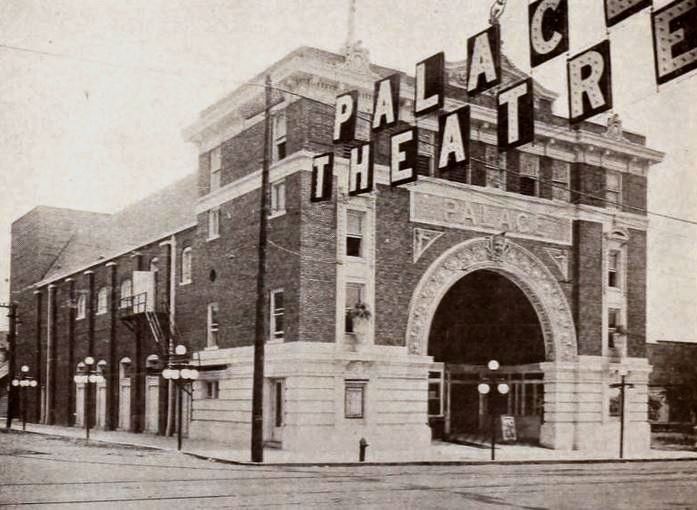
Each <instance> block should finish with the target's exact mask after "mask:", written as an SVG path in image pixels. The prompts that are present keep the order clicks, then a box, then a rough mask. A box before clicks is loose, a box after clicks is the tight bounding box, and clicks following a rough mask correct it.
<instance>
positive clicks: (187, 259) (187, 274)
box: [179, 246, 191, 285]
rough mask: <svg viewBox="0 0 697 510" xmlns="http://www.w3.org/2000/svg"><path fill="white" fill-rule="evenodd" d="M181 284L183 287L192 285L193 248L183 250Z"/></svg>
mask: <svg viewBox="0 0 697 510" xmlns="http://www.w3.org/2000/svg"><path fill="white" fill-rule="evenodd" d="M179 283H180V284H181V285H184V284H187V283H191V246H188V247H186V248H184V249H183V250H182V267H181V275H180V280H179Z"/></svg>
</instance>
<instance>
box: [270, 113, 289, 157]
mask: <svg viewBox="0 0 697 510" xmlns="http://www.w3.org/2000/svg"><path fill="white" fill-rule="evenodd" d="M272 122H273V124H272V127H271V128H272V130H273V154H272V159H273V162H274V163H275V162H276V161H281V160H282V159H284V158H285V157H286V133H287V128H286V112H285V111H283V112H278V113H277V114H276V115H274V116H273V121H272Z"/></svg>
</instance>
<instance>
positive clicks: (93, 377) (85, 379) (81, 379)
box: [73, 356, 106, 384]
mask: <svg viewBox="0 0 697 510" xmlns="http://www.w3.org/2000/svg"><path fill="white" fill-rule="evenodd" d="M83 363H84V364H85V368H86V370H87V371H86V373H78V374H76V375H74V376H73V381H75V383H77V384H87V383H103V382H104V380H105V379H104V376H103V375H102V374H101V373H99V372H98V371H97V370H96V369H94V368H93V366H94V358H93V357H92V356H87V357H86V358H85V360H84V362H83ZM102 365H106V362H104V361H100V362H99V363H98V367H97V368H100V366H102Z"/></svg>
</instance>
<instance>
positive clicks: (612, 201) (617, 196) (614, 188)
mask: <svg viewBox="0 0 697 510" xmlns="http://www.w3.org/2000/svg"><path fill="white" fill-rule="evenodd" d="M621 199H622V178H621V176H620V174H619V173H618V172H610V171H608V172H607V173H606V174H605V200H607V207H608V208H609V209H617V208H618V207H619V206H620V203H621Z"/></svg>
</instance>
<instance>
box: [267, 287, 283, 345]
mask: <svg viewBox="0 0 697 510" xmlns="http://www.w3.org/2000/svg"><path fill="white" fill-rule="evenodd" d="M284 306H285V305H284V299H283V289H280V290H274V291H273V292H271V316H270V318H271V324H270V328H269V332H270V333H271V340H274V339H283V316H284V314H285V308H284Z"/></svg>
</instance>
